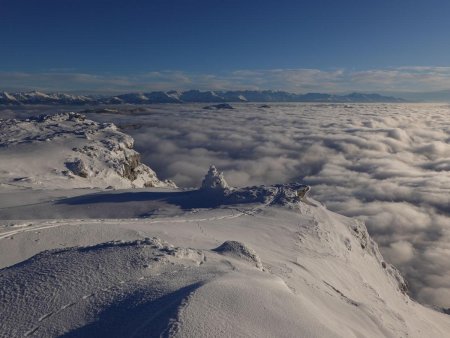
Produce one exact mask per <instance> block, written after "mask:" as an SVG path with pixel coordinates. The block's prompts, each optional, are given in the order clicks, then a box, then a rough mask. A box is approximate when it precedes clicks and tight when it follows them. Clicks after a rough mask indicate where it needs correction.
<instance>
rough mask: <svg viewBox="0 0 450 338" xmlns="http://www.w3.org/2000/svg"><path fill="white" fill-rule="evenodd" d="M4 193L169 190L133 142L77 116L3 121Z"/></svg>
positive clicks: (0, 133)
mask: <svg viewBox="0 0 450 338" xmlns="http://www.w3.org/2000/svg"><path fill="white" fill-rule="evenodd" d="M0 163H1V165H0V188H1V187H2V186H4V185H13V186H19V187H41V188H45V189H48V188H61V187H64V188H81V187H103V188H105V187H108V186H111V187H116V188H117V187H122V188H127V187H144V186H147V187H164V186H174V184H173V183H172V182H162V181H160V180H159V179H158V178H157V177H156V174H155V172H154V171H153V170H151V169H150V168H149V167H147V166H146V165H144V164H142V163H140V159H139V154H138V153H137V152H136V151H134V150H133V139H132V138H131V137H130V136H128V135H125V134H123V133H121V132H120V131H118V129H117V128H116V126H114V125H113V124H108V123H96V122H94V121H90V120H87V119H86V118H85V117H84V116H83V115H81V114H77V113H62V114H56V115H52V116H41V117H38V118H30V119H27V120H14V119H12V120H0Z"/></svg>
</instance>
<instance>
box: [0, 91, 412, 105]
mask: <svg viewBox="0 0 450 338" xmlns="http://www.w3.org/2000/svg"><path fill="white" fill-rule="evenodd" d="M403 101H404V100H402V99H399V98H395V97H390V96H383V95H379V94H365V93H351V94H348V95H335V94H322V93H307V94H294V93H288V92H284V91H273V90H230V91H200V90H187V91H182V92H177V91H174V90H171V91H167V92H164V91H154V92H149V93H141V92H138V93H126V94H121V95H116V96H110V97H92V96H83V95H70V94H64V93H49V94H46V93H41V92H38V91H32V92H19V93H7V92H3V93H0V105H2V104H3V105H20V104H67V105H82V104H150V103H183V102H202V103H208V102H210V103H212V102H403Z"/></svg>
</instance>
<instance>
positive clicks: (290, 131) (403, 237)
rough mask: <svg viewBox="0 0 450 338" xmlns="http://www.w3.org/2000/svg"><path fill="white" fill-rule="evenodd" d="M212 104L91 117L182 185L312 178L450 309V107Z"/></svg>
mask: <svg viewBox="0 0 450 338" xmlns="http://www.w3.org/2000/svg"><path fill="white" fill-rule="evenodd" d="M203 106H204V105H202V104H199V105H164V106H163V105H161V106H139V107H129V108H127V107H121V108H119V107H115V108H114V109H116V110H118V111H116V112H115V113H99V114H90V115H89V116H90V117H91V118H93V119H96V120H97V119H99V120H103V121H114V122H115V123H116V124H117V125H119V126H121V127H122V128H124V130H125V131H126V132H127V133H130V134H131V135H132V136H133V137H134V139H135V140H136V149H137V151H139V152H140V153H141V155H142V158H143V162H144V163H150V164H151V167H152V168H153V169H154V170H155V171H156V172H157V173H158V175H159V176H160V177H161V178H164V179H172V180H174V181H175V182H176V183H177V185H179V186H182V187H194V186H198V185H199V184H200V183H201V180H202V178H203V175H204V171H205V168H207V167H208V166H209V164H211V163H215V164H216V165H217V166H218V167H220V168H221V169H222V170H223V171H224V173H225V176H226V178H227V181H228V182H229V183H230V185H232V186H248V185H258V184H275V183H286V182H291V181H295V180H301V181H302V182H304V183H306V184H308V185H311V186H313V194H314V197H315V198H317V199H318V200H320V201H321V202H322V203H325V204H326V205H327V207H328V208H329V209H330V210H333V211H335V212H339V213H341V214H344V215H346V216H351V217H358V218H360V219H362V220H364V221H365V222H366V224H367V227H368V229H369V232H370V234H371V235H372V236H373V237H374V238H375V240H376V241H377V243H379V245H380V247H381V251H382V253H383V255H384V256H385V258H386V260H387V261H389V262H391V263H393V264H395V265H396V266H398V267H399V268H400V270H401V271H402V273H403V274H404V275H405V276H406V278H407V280H408V281H409V283H410V287H411V292H412V294H413V296H414V297H415V298H416V299H418V300H420V301H421V302H423V303H427V304H434V305H437V306H439V307H445V308H450V244H449V243H450V143H449V138H450V120H449V116H450V108H449V105H442V104H275V103H270V107H265V108H260V107H261V104H250V103H247V104H239V103H233V107H234V108H235V109H233V110H222V111H214V110H210V111H207V110H203V109H202V107H203ZM138 108H139V109H138ZM5 114H10V112H9V113H8V112H5ZM174 125H176V128H174ZM193 159H195V160H193Z"/></svg>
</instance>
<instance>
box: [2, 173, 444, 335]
mask: <svg viewBox="0 0 450 338" xmlns="http://www.w3.org/2000/svg"><path fill="white" fill-rule="evenodd" d="M211 172H214V170H213V169H212V168H211V169H210V171H209V173H208V174H207V177H211ZM214 176H215V177H217V175H216V174H215V175H214ZM218 176H221V175H220V174H218ZM11 189H12V190H11ZM3 190H4V194H8V193H9V194H10V196H11V198H10V199H8V200H6V199H3V198H2V199H0V201H1V203H2V206H1V207H2V209H10V212H11V214H10V215H9V219H6V218H5V217H4V215H3V216H2V217H1V218H2V223H3V224H4V226H3V228H2V229H1V232H0V244H1V245H0V257H1V260H0V263H1V266H2V267H4V268H3V269H2V270H0V301H1V304H2V307H1V308H0V317H1V318H2V325H1V327H0V335H1V336H2V337H160V336H163V337H212V336H213V337H423V336H430V337H446V336H448V332H450V318H449V317H448V316H447V315H445V314H442V313H439V312H436V311H433V310H431V309H428V308H426V307H424V306H422V305H420V304H418V303H415V302H414V301H412V300H411V299H410V298H409V297H408V295H407V293H406V284H405V282H404V280H403V278H402V277H401V275H400V274H399V273H398V271H397V270H396V269H395V268H394V267H393V266H392V265H390V264H388V263H386V262H385V261H384V260H383V258H382V256H381V254H380V252H379V250H378V247H377V245H376V243H375V242H374V241H373V240H372V239H371V238H370V236H369V235H368V233H367V229H366V228H365V226H364V224H363V223H362V222H360V221H358V220H355V219H350V218H346V217H344V216H340V215H338V214H335V213H333V212H331V211H328V210H327V209H326V208H325V207H324V206H322V205H321V204H320V203H318V202H316V201H314V200H312V199H310V198H309V197H307V192H308V191H309V187H308V186H305V185H302V184H298V183H293V184H290V185H274V186H256V187H247V188H235V189H223V190H220V191H221V192H220V193H218V191H217V190H208V189H206V190H205V189H199V190H176V189H172V190H166V191H164V190H161V189H155V188H146V189H141V190H116V191H113V190H103V191H101V192H96V193H92V192H86V191H83V190H82V189H81V190H50V191H45V190H32V191H31V192H32V193H31V194H30V191H29V190H26V191H17V189H14V188H12V187H4V188H3ZM33 193H34V195H33ZM24 194H25V195H26V196H21V195H24ZM136 194H144V198H139V197H137V196H136ZM68 195H69V196H68ZM3 196H5V195H3ZM21 203H25V204H26V205H22V206H21ZM102 203H104V204H102ZM123 203H129V204H128V206H129V207H130V210H131V211H133V210H134V211H137V210H140V207H139V206H141V207H142V206H145V207H146V208H147V209H148V210H150V211H151V210H162V209H165V210H166V211H167V212H166V213H165V214H164V216H160V215H158V214H151V217H149V218H137V217H138V216H139V215H138V214H133V213H131V214H129V215H128V218H122V219H118V218H117V219H113V218H109V219H108V218H107V217H108V216H109V215H112V214H114V213H115V212H116V211H115V209H117V207H118V205H121V204H123ZM74 204H75V205H76V204H79V205H82V207H83V208H85V209H96V211H97V213H98V214H102V216H104V217H105V218H85V219H70V218H64V214H65V213H68V214H70V212H71V209H70V208H71V206H72V205H74ZM50 205H57V206H58V208H59V209H58V217H59V218H53V219H51V220H50V219H49V218H52V217H49V215H46V216H45V218H41V219H39V218H36V219H33V220H31V221H20V220H19V219H18V218H19V217H20V216H21V215H23V214H24V209H21V207H22V208H29V209H27V212H31V211H32V210H33V209H39V208H40V207H42V206H44V207H45V208H46V209H47V210H48V209H51V208H49V206H50ZM172 209H173V214H174V215H173V216H167V215H169V214H170V213H171V212H170V210H172ZM14 213H15V214H14Z"/></svg>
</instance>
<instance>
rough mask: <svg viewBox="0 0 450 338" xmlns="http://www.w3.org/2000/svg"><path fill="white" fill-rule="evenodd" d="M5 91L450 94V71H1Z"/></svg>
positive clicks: (427, 69)
mask: <svg viewBox="0 0 450 338" xmlns="http://www.w3.org/2000/svg"><path fill="white" fill-rule="evenodd" d="M0 83H2V86H3V87H2V89H4V90H13V91H14V90H29V89H38V90H43V91H73V90H77V91H80V90H82V91H84V92H89V91H96V92H104V93H119V92H120V93H123V92H130V91H152V90H169V89H177V90H186V89H202V90H208V89H213V90H230V89H274V90H285V91H289V92H297V93H305V92H350V91H365V92H383V93H386V92H395V93H399V92H420V91H422V92H426V91H437V90H448V89H450V67H397V68H386V69H366V70H351V69H331V70H324V69H307V68H292V69H260V70H245V69H243V70H235V71H229V72H218V73H195V72H184V71H178V70H166V71H149V72H142V73H139V74H129V75H120V74H88V73H77V72H75V71H68V70H65V71H58V70H54V71H47V72H35V73H30V72H28V73H27V72H0Z"/></svg>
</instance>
